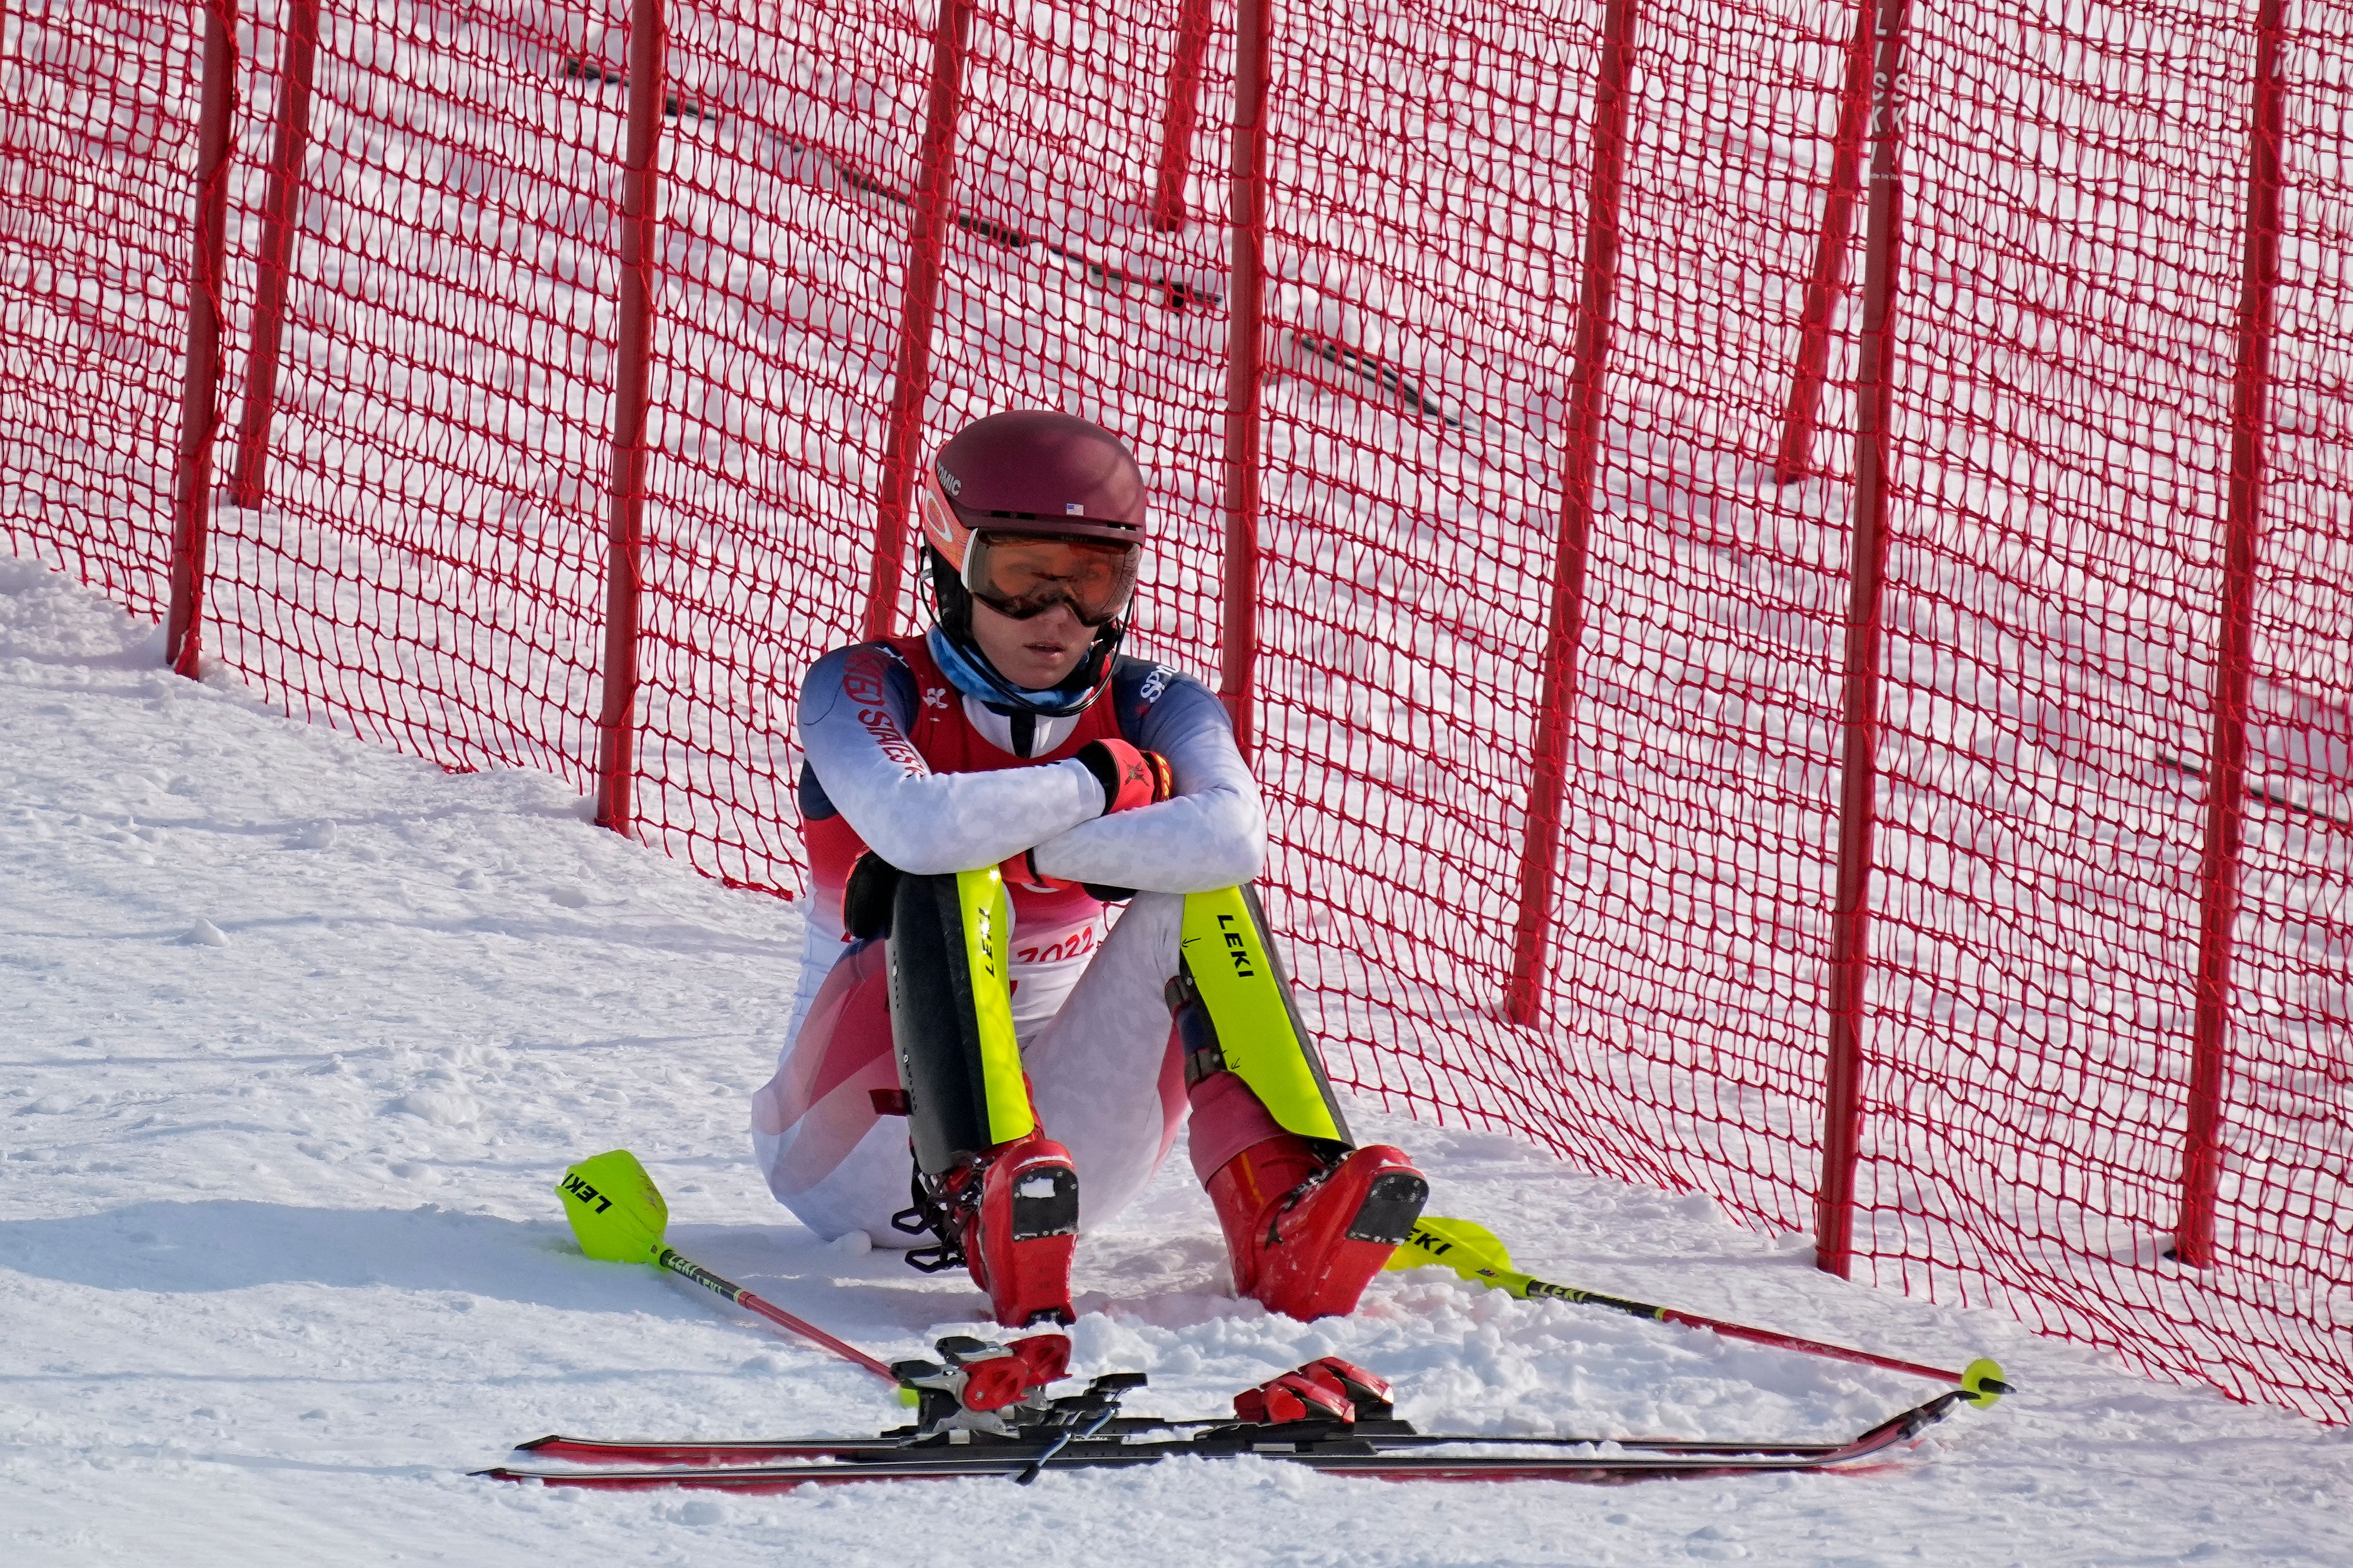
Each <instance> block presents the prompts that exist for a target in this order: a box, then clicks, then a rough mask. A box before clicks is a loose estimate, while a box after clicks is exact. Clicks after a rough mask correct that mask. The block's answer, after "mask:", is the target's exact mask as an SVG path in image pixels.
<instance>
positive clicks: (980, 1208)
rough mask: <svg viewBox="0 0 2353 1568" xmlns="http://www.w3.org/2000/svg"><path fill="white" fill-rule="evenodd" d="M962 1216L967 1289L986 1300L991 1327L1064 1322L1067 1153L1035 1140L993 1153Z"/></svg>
mask: <svg viewBox="0 0 2353 1568" xmlns="http://www.w3.org/2000/svg"><path fill="white" fill-rule="evenodd" d="M969 1213H970V1217H969V1218H968V1219H966V1220H965V1228H964V1256H965V1264H966V1265H967V1266H968V1267H969V1268H971V1269H972V1279H973V1283H974V1284H976V1285H978V1286H979V1287H980V1288H981V1289H984V1290H986V1291H987V1292H988V1300H989V1304H990V1305H991V1306H992V1307H994V1308H996V1310H997V1321H998V1322H1000V1323H1002V1324H1004V1325H1005V1326H1006V1327H1007V1328H1008V1329H1026V1328H1028V1327H1029V1325H1030V1324H1032V1323H1034V1322H1036V1321H1038V1320H1039V1319H1040V1318H1050V1319H1051V1320H1053V1321H1055V1322H1058V1323H1068V1322H1070V1321H1072V1320H1073V1319H1074V1318H1075V1317H1076V1316H1077V1314H1075V1313H1074V1312H1072V1311H1071V1249H1072V1248H1073V1247H1076V1246H1077V1245H1078V1239H1079V1176H1078V1173H1077V1172H1076V1171H1074V1170H1072V1169H1071V1152H1070V1151H1069V1150H1068V1149H1065V1148H1063V1147H1062V1146H1061V1145H1060V1143H1057V1142H1054V1141H1053V1140H1052V1139H1050V1138H1047V1137H1044V1136H1042V1135H1039V1134H1034V1133H1033V1134H1032V1135H1031V1136H1029V1137H1028V1138H1024V1139H1022V1140H1021V1141H1020V1142H1018V1143H1008V1144H1007V1145H1006V1146H1005V1147H1003V1148H1002V1149H999V1150H997V1152H995V1153H993V1154H991V1155H990V1156H989V1157H988V1161H987V1164H985V1165H984V1166H982V1168H981V1173H980V1202H979V1204H978V1205H976V1207H975V1208H973V1209H972V1210H970V1211H969Z"/></svg>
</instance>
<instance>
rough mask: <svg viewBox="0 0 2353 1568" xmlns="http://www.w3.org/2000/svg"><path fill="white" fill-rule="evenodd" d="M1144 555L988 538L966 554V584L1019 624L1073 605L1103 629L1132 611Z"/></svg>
mask: <svg viewBox="0 0 2353 1568" xmlns="http://www.w3.org/2000/svg"><path fill="white" fill-rule="evenodd" d="M1143 553H1144V552H1143V551H1142V550H1141V549H1140V548H1139V547H1137V546H1135V545H1133V544H1114V543H1113V542H1110V541H1108V540H1098V539H1057V538H1047V537H1040V536H1038V535H1035V534H1018V533H983V534H979V535H977V536H976V537H975V538H974V540H973V542H972V543H971V545H970V546H969V547H968V548H966V550H965V557H964V585H965V587H966V588H968V589H970V590H971V591H972V596H973V597H974V598H976V599H978V600H979V601H980V602H981V603H982V604H984V605H987V606H988V607H989V608H990V609H992V610H995V611H996V612H997V614H999V615H1002V616H1012V617H1013V618H1014V619H1015V620H1017V621H1026V620H1028V619H1029V617H1030V616H1039V615H1043V614H1045V612H1047V611H1048V610H1050V609H1052V608H1053V607H1054V606H1055V605H1070V606H1071V612H1072V613H1073V614H1075V615H1076V616H1078V617H1079V620H1080V623H1081V624H1082V625H1084V626H1102V625H1103V624H1104V623H1105V622H1107V621H1109V620H1111V619H1112V618H1113V616H1117V615H1118V614H1119V613H1120V612H1121V611H1122V610H1124V609H1125V608H1127V601H1128V597H1129V595H1132V594H1134V592H1135V570H1136V563H1137V562H1138V560H1139V559H1140V558H1141V557H1142V555H1143Z"/></svg>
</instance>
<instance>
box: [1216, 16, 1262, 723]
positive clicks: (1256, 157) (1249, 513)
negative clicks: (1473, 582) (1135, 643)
mask: <svg viewBox="0 0 2353 1568" xmlns="http://www.w3.org/2000/svg"><path fill="white" fill-rule="evenodd" d="M1273 36H1274V0H1239V5H1238V6H1237V8H1236V11H1235V16H1234V123H1233V140H1232V146H1231V148H1230V149H1229V156H1230V164H1229V172H1228V173H1229V177H1228V181H1227V184H1228V189H1229V195H1228V198H1227V199H1228V203H1229V206H1228V211H1227V218H1226V222H1227V226H1228V232H1229V243H1230V250H1229V258H1230V259H1229V268H1230V270H1229V274H1228V277H1229V283H1228V285H1227V296H1226V300H1227V310H1228V324H1227V328H1226V460H1225V510H1226V536H1225V574H1224V604H1225V617H1224V623H1223V626H1222V627H1221V628H1220V635H1219V639H1218V649H1219V667H1218V696H1219V700H1222V701H1223V702H1224V703H1225V705H1226V712H1227V714H1228V715H1229V717H1231V718H1232V720H1233V721H1234V743H1235V744H1236V745H1238V746H1240V748H1241V753H1242V755H1243V756H1244V757H1245V758H1247V757H1249V756H1250V753H1251V752H1252V751H1253V750H1254V749H1255V747H1256V745H1257V742H1258V736H1257V731H1256V718H1257V715H1256V703H1257V680H1258V670H1257V664H1258V594H1259V584H1258V558H1259V552H1258V524H1259V515H1258V514H1259V481H1260V472H1259V469H1260V442H1261V430H1260V428H1259V426H1260V416H1259V396H1260V392H1261V383H1262V381H1263V379H1264V375H1265V364H1264V356H1265V352H1266V348H1265V337H1266V102H1267V77H1268V72H1269V69H1270V63H1271V62H1270V52H1271V49H1270V46H1271V42H1272V39H1273Z"/></svg>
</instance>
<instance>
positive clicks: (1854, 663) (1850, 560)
mask: <svg viewBox="0 0 2353 1568" xmlns="http://www.w3.org/2000/svg"><path fill="white" fill-rule="evenodd" d="M1909 9H1910V0H1879V5H1878V7H1877V10H1876V13H1875V14H1874V15H1873V18H1872V23H1871V35H1872V43H1873V63H1872V73H1871V125H1870V136H1871V142H1872V153H1871V206H1870V213H1869V216H1868V218H1867V219H1866V229H1865V237H1864V242H1863V244H1864V261H1863V279H1862V369H1861V374H1860V375H1859V376H1858V378H1857V385H1856V389H1855V415H1856V425H1855V479H1854V525H1853V531H1852V543H1851V544H1850V546H1849V548H1848V556H1847V572H1848V599H1847V612H1846V715H1845V749H1844V752H1843V755H1842V759H1841V766H1840V773H1839V824H1838V846H1839V858H1838V890H1837V902H1836V904H1835V905H1834V906H1833V909H1832V912H1831V921H1832V924H1831V963H1830V975H1829V986H1828V990H1829V1003H1830V1005H1829V1013H1830V1039H1829V1045H1828V1048H1827V1050H1826V1052H1825V1054H1824V1059H1823V1067H1822V1135H1821V1137H1822V1153H1821V1174H1820V1187H1819V1188H1818V1190H1817V1194H1816V1197H1815V1219H1814V1247H1815V1252H1814V1256H1815V1260H1816V1262H1817V1263H1818V1264H1819V1265H1820V1267H1821V1268H1823V1269H1825V1270H1827V1271H1829V1272H1830V1273H1832V1274H1836V1275H1838V1276H1840V1277H1841V1278H1842V1279H1843V1278H1844V1277H1846V1275H1847V1274H1848V1273H1849V1271H1850V1270H1851V1269H1852V1267H1853V1233H1854V1178H1855V1162H1856V1158H1857V1155H1858V1153H1859V1152H1860V1150H1861V1147H1862V1067H1863V1041H1862V1033H1863V1011H1864V1007H1865V1005H1866V992H1867V990H1868V988H1869V986H1870V983H1871V890H1872V857H1873V833H1874V829H1875V828H1876V826H1877V822H1878V810H1879V788H1880V776H1879V729H1880V711H1879V709H1880V694H1879V668H1880V642H1881V632H1882V629H1883V628H1882V621H1881V614H1882V610H1883V604H1884V597H1885V592H1884V591H1885V588H1886V567H1887V513H1888V500H1889V489H1890V487H1891V484H1892V482H1893V474H1892V466H1893V463H1894V449H1893V431H1892V429H1891V424H1892V413H1893V407H1894V390H1895V371H1896V366H1895V338H1894V313H1895V308H1896V292H1897V289H1899V288H1900V287H1901V284H1900V279H1899V277H1898V263H1899V259H1900V251H1899V247H1900V246H1901V245H1902V233H1901V228H1902V224H1903V195H1904V184H1903V180H1904V176H1903V165H1902V156H1901V154H1902V129H1903V119H1902V110H1903V96H1902V93H1901V91H1900V89H1899V83H1900V80H1901V75H1902V72H1903V69H1904V23H1905V15H1906V13H1907V12H1908V11H1909Z"/></svg>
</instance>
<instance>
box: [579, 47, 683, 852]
mask: <svg viewBox="0 0 2353 1568" xmlns="http://www.w3.org/2000/svg"><path fill="white" fill-rule="evenodd" d="M667 43H668V37H667V32H666V28H665V25H664V22H663V16H662V0H634V4H632V5H631V6H630V7H629V52H628V67H627V71H628V92H629V140H628V151H627V153H625V155H624V159H623V163H622V169H621V312H620V321H619V325H618V340H619V341H618V342H617V345H616V348H617V354H616V356H615V369H614V376H613V451H612V465H613V467H612V476H613V477H612V486H611V492H610V505H611V513H610V523H609V531H608V533H607V542H606V556H605V660H604V666H603V679H604V689H605V697H604V704H603V707H602V710H600V712H599V713H598V716H597V720H596V733H597V744H596V822H597V825H598V826H603V827H609V828H611V829H612V830H613V831H614V832H616V833H622V834H627V833H631V832H633V831H634V830H635V827H636V822H637V799H636V787H637V773H638V599H639V596H640V595H641V593H642V591H643V582H644V576H645V562H644V555H645V510H646V384H647V379H648V374H649V370H648V365H649V355H650V352H651V346H652V342H653V320H654V290H655V288H656V285H657V283H658V281H659V277H660V269H661V247H660V240H659V236H660V223H661V172H660V169H659V166H658V164H657V163H656V159H657V158H658V157H659V154H660V151H661V132H662V110H663V108H664V104H665V100H667V99H668V97H669V86H668V73H667V72H666V71H665V69H664V68H663V55H664V53H665V50H666V46H667Z"/></svg>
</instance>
